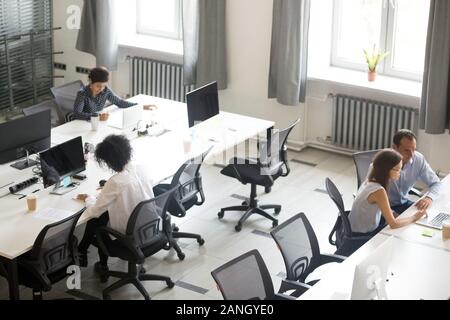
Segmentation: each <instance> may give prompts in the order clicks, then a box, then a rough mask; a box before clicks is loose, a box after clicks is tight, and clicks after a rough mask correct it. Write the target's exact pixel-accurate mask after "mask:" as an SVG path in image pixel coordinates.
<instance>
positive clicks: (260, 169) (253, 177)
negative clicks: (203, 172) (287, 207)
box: [217, 119, 300, 231]
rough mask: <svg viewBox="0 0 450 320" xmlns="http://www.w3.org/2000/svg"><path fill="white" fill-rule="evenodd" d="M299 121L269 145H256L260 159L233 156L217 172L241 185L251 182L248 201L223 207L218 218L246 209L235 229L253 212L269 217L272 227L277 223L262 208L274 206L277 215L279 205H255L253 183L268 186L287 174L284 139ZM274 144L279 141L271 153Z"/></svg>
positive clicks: (288, 169)
mask: <svg viewBox="0 0 450 320" xmlns="http://www.w3.org/2000/svg"><path fill="white" fill-rule="evenodd" d="M299 121H300V119H297V120H296V121H295V122H294V123H293V124H291V125H290V126H289V127H287V128H286V129H284V130H281V131H279V132H277V133H276V134H274V135H272V137H271V139H272V143H271V147H270V148H268V144H267V143H265V144H263V146H262V147H258V149H259V151H260V155H261V157H260V158H258V159H252V158H248V159H240V158H233V159H232V160H231V161H230V164H229V165H227V166H226V167H225V168H224V169H222V170H221V171H220V173H222V174H223V175H226V176H228V177H232V178H235V179H238V180H239V181H240V182H241V183H243V184H247V183H250V185H251V191H250V199H249V200H248V201H245V202H244V203H243V204H242V205H241V206H232V207H227V208H222V209H220V212H219V213H218V214H217V215H218V217H219V219H222V218H223V216H224V214H225V211H245V214H244V215H243V216H242V217H241V219H240V220H239V222H238V223H237V225H236V226H235V230H236V231H241V229H242V224H243V223H244V222H245V221H246V220H247V219H248V218H249V217H250V216H251V215H252V214H255V213H256V214H259V215H262V216H263V217H266V218H267V219H270V220H272V226H273V227H276V226H277V225H278V220H277V219H275V218H274V217H272V216H271V215H270V214H268V213H267V212H266V211H265V210H266V209H273V210H274V213H275V214H279V213H280V211H281V206H280V205H276V204H270V205H258V200H257V199H256V186H257V185H259V186H263V187H265V188H267V187H271V186H272V185H273V183H274V181H275V180H276V179H278V177H285V176H287V175H288V174H289V172H290V168H289V163H288V158H287V146H286V141H287V138H288V136H289V133H290V132H291V131H292V129H293V128H294V127H295V125H297V123H298V122H299ZM275 143H278V150H276V151H274V154H271V153H270V152H272V151H271V150H272V149H273V148H272V147H273V145H274V144H275ZM267 151H269V152H267ZM266 155H267V156H266Z"/></svg>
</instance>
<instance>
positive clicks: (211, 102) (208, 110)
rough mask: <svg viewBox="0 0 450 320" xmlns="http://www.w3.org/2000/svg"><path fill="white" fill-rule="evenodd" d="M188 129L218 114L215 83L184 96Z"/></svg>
mask: <svg viewBox="0 0 450 320" xmlns="http://www.w3.org/2000/svg"><path fill="white" fill-rule="evenodd" d="M186 103H187V111H188V120H189V128H190V127H192V126H193V125H194V124H196V123H197V122H200V121H205V120H207V119H209V118H211V117H214V116H215V115H217V114H219V97H218V93H217V82H212V83H210V84H207V85H205V86H203V87H200V88H198V89H196V90H194V91H191V92H188V93H187V94H186Z"/></svg>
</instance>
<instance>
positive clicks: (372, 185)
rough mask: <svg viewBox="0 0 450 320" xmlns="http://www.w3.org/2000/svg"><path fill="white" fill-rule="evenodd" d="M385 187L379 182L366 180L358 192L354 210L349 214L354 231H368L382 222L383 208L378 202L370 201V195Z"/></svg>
mask: <svg viewBox="0 0 450 320" xmlns="http://www.w3.org/2000/svg"><path fill="white" fill-rule="evenodd" d="M380 189H384V188H383V187H382V186H381V185H380V184H379V183H376V182H371V181H367V180H366V181H364V183H363V184H362V185H361V186H360V187H359V189H358V192H357V193H356V197H355V200H354V201H353V206H352V210H351V211H350V214H349V216H348V219H349V220H350V226H351V228H352V232H360V233H368V232H371V231H374V230H375V229H376V228H377V227H378V225H379V224H380V219H381V210H380V208H379V207H378V205H377V204H376V203H369V201H368V198H369V196H370V195H371V194H372V193H374V192H376V191H378V190H380Z"/></svg>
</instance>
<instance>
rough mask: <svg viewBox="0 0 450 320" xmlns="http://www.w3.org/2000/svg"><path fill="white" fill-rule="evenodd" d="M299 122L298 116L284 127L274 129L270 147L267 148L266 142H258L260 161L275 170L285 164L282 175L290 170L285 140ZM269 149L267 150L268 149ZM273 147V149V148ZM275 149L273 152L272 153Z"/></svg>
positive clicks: (285, 174)
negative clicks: (277, 129) (278, 129)
mask: <svg viewBox="0 0 450 320" xmlns="http://www.w3.org/2000/svg"><path fill="white" fill-rule="evenodd" d="M299 122H300V118H298V119H297V120H295V121H294V122H293V123H292V124H291V125H289V126H288V127H287V128H286V129H283V130H280V131H275V132H273V134H272V136H271V142H270V145H271V147H270V148H268V145H269V144H268V143H267V142H266V143H261V144H260V149H259V151H260V157H259V159H260V162H261V163H262V164H265V165H268V166H269V168H270V170H271V171H277V169H279V168H280V167H281V166H283V165H284V166H285V171H284V172H283V174H282V175H283V176H287V175H288V174H289V172H290V168H289V163H288V158H287V146H286V142H287V139H288V136H289V134H290V133H291V131H292V129H294V127H295V126H296V125H297V124H298V123H299ZM268 149H269V150H268ZM274 149H275V150H274ZM274 151H275V153H273V152H274Z"/></svg>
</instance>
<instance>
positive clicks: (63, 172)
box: [39, 137, 86, 194]
mask: <svg viewBox="0 0 450 320" xmlns="http://www.w3.org/2000/svg"><path fill="white" fill-rule="evenodd" d="M83 151H84V150H83V142H82V139H81V137H77V138H74V139H71V140H69V141H66V142H64V143H61V144H59V145H57V146H54V147H52V148H50V149H48V150H46V151H44V152H41V153H40V154H39V158H40V161H41V171H42V178H43V180H44V188H48V187H50V186H52V185H55V188H54V190H53V191H52V192H51V193H53V194H64V193H67V192H69V191H71V190H72V189H73V188H74V187H75V186H74V185H73V184H71V183H64V182H65V181H66V180H67V178H70V177H71V176H73V175H74V174H76V173H79V172H81V171H84V170H85V169H86V164H85V161H84V152H83ZM69 182H70V181H69Z"/></svg>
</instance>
